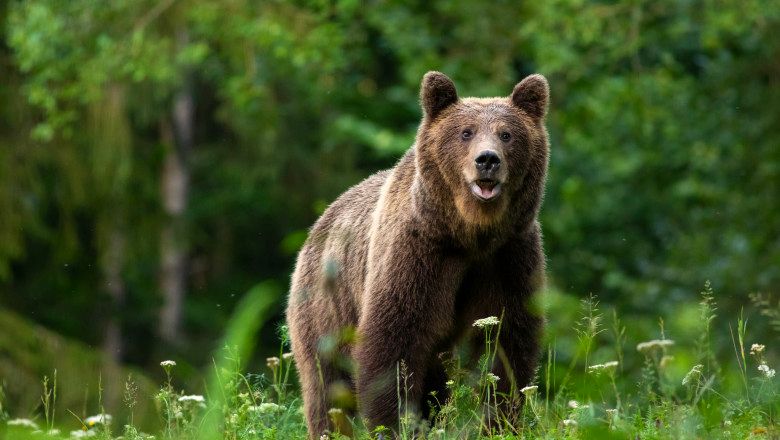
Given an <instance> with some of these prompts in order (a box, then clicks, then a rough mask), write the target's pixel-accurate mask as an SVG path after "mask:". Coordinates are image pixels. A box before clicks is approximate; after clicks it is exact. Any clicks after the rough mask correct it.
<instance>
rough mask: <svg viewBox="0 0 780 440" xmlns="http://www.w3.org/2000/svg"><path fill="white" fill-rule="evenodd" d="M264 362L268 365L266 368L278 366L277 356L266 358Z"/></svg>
mask: <svg viewBox="0 0 780 440" xmlns="http://www.w3.org/2000/svg"><path fill="white" fill-rule="evenodd" d="M265 364H266V365H268V368H271V369H274V368H276V367H278V366H279V358H278V357H276V356H273V357H269V358H266V360H265Z"/></svg>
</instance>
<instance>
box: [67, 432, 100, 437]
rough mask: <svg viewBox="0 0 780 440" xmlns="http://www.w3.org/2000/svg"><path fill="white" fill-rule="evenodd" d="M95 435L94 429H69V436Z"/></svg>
mask: <svg viewBox="0 0 780 440" xmlns="http://www.w3.org/2000/svg"><path fill="white" fill-rule="evenodd" d="M96 435H97V432H96V431H83V430H78V431H71V432H70V438H85V437H95V436H96Z"/></svg>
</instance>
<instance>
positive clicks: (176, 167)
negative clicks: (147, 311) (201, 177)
mask: <svg viewBox="0 0 780 440" xmlns="http://www.w3.org/2000/svg"><path fill="white" fill-rule="evenodd" d="M187 38H188V37H187V33H186V31H181V32H179V33H178V35H177V40H178V43H179V46H180V47H183V46H185V45H186V43H187ZM171 113H172V114H171V123H167V121H164V122H163V124H162V127H161V131H162V138H163V139H162V140H163V144H164V145H165V148H166V150H167V151H166V157H165V164H164V167H163V175H162V188H161V190H162V204H163V210H164V212H165V214H166V215H167V221H166V223H165V225H164V226H163V229H162V232H161V236H160V263H161V268H160V269H161V271H160V290H161V292H162V295H163V307H162V310H161V312H160V329H159V330H160V336H161V337H162V339H163V341H164V342H166V343H168V344H170V345H178V344H179V343H180V342H181V341H180V337H181V321H182V307H183V304H184V296H185V293H186V270H187V246H186V242H185V240H184V232H185V231H184V229H185V224H184V213H185V211H186V209H187V204H188V196H189V183H190V170H189V156H190V152H191V151H192V148H193V135H194V132H193V128H194V119H195V101H194V98H193V95H192V86H191V85H190V81H189V79H188V78H187V79H185V81H184V85H183V86H182V88H181V90H180V91H179V93H177V94H176V96H175V97H174V99H173V108H172V112H171Z"/></svg>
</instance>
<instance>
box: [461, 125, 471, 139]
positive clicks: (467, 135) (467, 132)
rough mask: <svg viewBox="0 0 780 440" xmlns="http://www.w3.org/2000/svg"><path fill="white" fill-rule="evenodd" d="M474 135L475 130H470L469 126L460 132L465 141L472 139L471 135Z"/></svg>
mask: <svg viewBox="0 0 780 440" xmlns="http://www.w3.org/2000/svg"><path fill="white" fill-rule="evenodd" d="M472 136H474V132H473V131H471V130H470V129H468V128H467V129H465V130H463V132H462V133H461V134H460V137H461V138H462V139H463V140H464V141H467V140H469V139H471V137H472Z"/></svg>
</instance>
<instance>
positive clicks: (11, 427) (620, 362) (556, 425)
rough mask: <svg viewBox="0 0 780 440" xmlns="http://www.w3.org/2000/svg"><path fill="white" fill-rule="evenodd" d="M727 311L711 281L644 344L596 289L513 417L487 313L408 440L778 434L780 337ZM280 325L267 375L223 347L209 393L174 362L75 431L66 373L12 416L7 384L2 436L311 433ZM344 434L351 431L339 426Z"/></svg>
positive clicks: (495, 322) (353, 426)
mask: <svg viewBox="0 0 780 440" xmlns="http://www.w3.org/2000/svg"><path fill="white" fill-rule="evenodd" d="M754 298H756V299H755V304H756V306H758V307H759V309H760V312H761V313H762V314H763V315H764V316H769V317H770V318H772V319H774V318H776V316H780V315H773V313H776V312H773V311H772V310H771V309H770V308H769V307H771V306H772V305H773V304H772V303H771V302H770V301H769V300H767V299H766V297H764V296H754ZM762 307H763V308H762ZM717 310H718V308H717V304H716V301H715V296H714V293H713V291H712V289H711V287H710V286H709V283H708V284H707V285H706V286H705V289H704V291H703V292H702V293H701V299H700V302H699V304H698V311H697V313H696V316H697V325H698V330H697V332H696V334H695V335H693V336H692V337H691V338H690V340H676V339H674V338H673V337H672V336H671V335H670V334H668V328H667V325H666V324H665V322H664V321H663V320H659V321H658V330H657V338H656V339H652V340H649V341H630V340H629V334H630V332H627V328H628V327H627V325H626V321H624V320H621V318H620V317H619V316H618V314H617V313H616V312H615V311H614V310H612V311H611V313H609V314H608V315H607V316H609V319H608V320H605V319H604V318H605V314H604V313H603V312H602V311H601V309H600V306H599V303H598V300H597V298H596V297H595V296H589V297H588V298H587V299H585V300H583V301H582V303H581V305H580V312H579V317H578V318H577V319H575V320H574V321H573V322H574V323H575V324H574V326H573V330H572V327H571V326H570V325H566V326H564V328H565V327H568V328H569V333H568V334H567V333H565V332H562V333H561V334H554V331H555V330H554V329H555V327H554V326H552V327H553V330H552V331H551V332H548V335H547V337H546V338H545V341H546V347H545V350H544V351H545V356H544V359H543V361H542V363H541V365H540V366H539V370H538V374H537V379H536V381H535V382H534V383H533V384H530V385H528V386H525V387H523V388H522V389H519V390H516V393H517V394H516V396H513V398H514V399H515V400H522V401H524V404H522V405H521V406H519V407H518V408H520V409H519V410H518V412H517V413H513V415H511V416H510V415H509V414H504V413H502V412H501V410H500V408H502V406H501V405H500V403H501V402H502V401H503V399H505V398H507V397H509V396H503V395H501V394H500V393H498V386H497V384H498V382H499V381H502V380H507V379H506V378H502V377H498V376H496V375H494V374H493V373H492V372H491V365H493V364H494V363H495V362H497V359H496V354H497V352H498V344H497V336H498V334H499V332H500V327H501V320H502V319H501V317H486V318H485V319H481V320H478V321H477V322H475V323H474V324H475V328H474V331H475V332H481V333H482V334H484V345H485V352H484V354H483V355H482V357H481V358H480V360H479V363H478V366H477V368H476V369H472V370H468V369H466V368H464V367H463V366H462V364H461V362H460V359H459V358H458V356H456V355H451V360H450V361H449V362H448V370H449V371H448V373H449V378H450V380H449V381H448V382H447V387H448V390H449V396H433V397H434V399H435V400H437V401H438V402H439V406H438V407H437V408H435V409H434V411H433V412H432V416H431V417H430V419H429V420H420V419H419V418H418V417H416V416H415V415H414V413H410V412H408V411H407V410H406V409H405V408H406V407H405V405H399V418H400V420H401V423H400V430H399V432H398V438H402V439H412V438H419V439H507V440H508V439H520V438H545V439H578V438H599V439H601V438H607V439H608V438H631V439H686V438H691V439H700V438H714V439H717V438H756V437H760V438H778V436H780V432H779V431H778V428H777V416H778V410H779V409H780V399H779V398H778V397H779V396H778V382H777V381H778V378H777V377H775V370H774V369H773V368H772V359H776V355H775V357H771V355H772V353H771V348H772V347H771V345H770V346H767V345H764V343H770V342H772V341H773V340H776V336H775V337H774V338H773V337H772V336H771V335H770V334H764V335H760V336H763V337H760V336H757V335H750V334H749V332H748V330H749V328H748V322H747V320H746V319H745V318H744V315H740V316H738V317H736V318H735V319H733V318H728V319H720V320H718V319H717V315H716V312H717ZM555 319H556V317H555V316H549V317H548V320H549V321H551V322H553V321H554V320H555ZM771 325H776V322H774V321H773V322H772V323H771ZM715 332H724V333H726V332H727V334H728V335H729V338H730V339H731V341H732V343H731V346H732V350H733V353H731V355H730V356H723V355H722V354H721V355H720V356H718V354H719V353H716V352H715V350H714V348H713V346H714V345H715V344H713V336H714V334H715ZM550 333H552V334H550ZM280 334H281V344H280V349H279V353H278V356H273V357H269V358H268V359H267V360H266V365H265V368H264V369H263V371H260V372H257V373H247V372H245V371H244V367H243V362H242V359H241V356H240V354H239V352H240V350H237V349H234V348H225V349H223V351H222V353H221V360H220V361H219V362H217V363H215V365H214V366H213V368H212V370H213V371H212V375H211V379H210V380H209V381H208V384H207V385H206V387H205V391H203V394H188V393H186V392H185V391H184V390H181V389H178V388H177V387H176V386H175V385H174V384H175V383H176V381H175V375H176V363H175V362H173V361H163V362H161V368H163V370H164V372H165V375H166V380H165V382H164V383H163V384H162V386H161V387H160V389H159V391H158V392H157V394H156V395H154V396H139V395H138V388H137V386H136V385H135V384H134V381H133V378H132V377H128V378H127V380H126V381H125V384H124V385H125V386H124V396H123V399H122V401H123V404H124V405H125V407H126V408H127V409H128V411H127V413H128V414H129V416H128V417H127V418H126V419H125V420H114V418H113V417H111V415H110V414H106V412H105V410H104V409H102V404H100V405H99V408H96V411H95V412H96V415H95V416H92V417H87V418H83V419H82V418H81V417H78V416H76V415H75V414H74V413H72V412H71V413H70V414H71V415H72V420H73V424H72V425H71V426H70V428H69V429H62V430H60V429H58V428H57V427H56V426H55V424H54V416H55V414H54V403H55V401H56V398H57V389H58V387H61V386H63V384H58V383H57V375H56V372H55V373H54V374H53V375H52V377H51V378H44V379H43V382H42V385H43V392H42V397H41V405H40V408H39V409H38V410H37V411H36V412H35V413H34V415H33V417H32V418H14V419H12V418H11V417H10V415H9V412H12V410H11V409H9V408H7V407H6V406H4V399H3V392H2V387H0V438H8V439H16V438H22V439H24V438H36V439H65V438H82V437H92V438H95V439H104V440H113V439H118V438H123V439H128V440H141V439H151V438H156V439H198V438H204V439H217V438H222V439H229V440H238V439H305V438H307V433H306V425H305V421H304V416H303V413H302V401H301V397H300V393H299V392H298V390H297V388H296V385H295V384H294V383H293V382H292V380H293V378H294V373H293V371H294V362H293V359H292V356H290V354H289V353H288V352H287V349H288V339H287V335H286V331H284V328H282V331H281V332H280ZM409 374H410V373H408V372H407V371H406V368H405V365H403V364H402V363H399V365H398V366H397V374H396V376H397V377H396V379H397V383H396V386H397V391H398V396H399V397H400V400H401V401H403V400H404V398H405V396H406V394H407V391H408V390H407V389H406V388H405V387H406V386H407V382H408V380H407V379H408V375H409ZM66 385H67V384H66ZM148 398H151V399H153V400H154V402H155V405H156V407H157V410H158V413H159V415H160V424H159V427H158V428H157V430H156V431H155V432H154V433H153V435H152V434H147V433H144V432H142V431H141V430H140V428H139V427H137V426H136V425H135V424H134V420H133V415H132V414H133V408H134V407H135V406H136V404H137V403H138V401H139V399H148ZM488 415H490V416H488ZM329 416H330V417H331V418H332V419H333V420H334V422H336V424H337V425H338V426H347V427H348V428H347V429H346V430H345V431H348V432H350V433H351V435H352V438H357V439H375V438H385V439H388V438H392V437H393V435H392V433H391V432H390V431H389V430H387V429H386V428H383V427H379V428H377V429H375V430H373V431H369V430H368V429H366V427H365V426H364V424H363V423H362V421H361V420H360V419H359V418H355V417H350V416H349V415H348V414H346V413H344V412H342V411H341V410H339V409H335V408H334V409H332V410H331V411H330V413H329ZM323 438H328V437H327V436H324V437H323ZM330 438H333V439H343V438H347V437H346V436H345V435H344V434H341V433H331V434H330Z"/></svg>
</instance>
